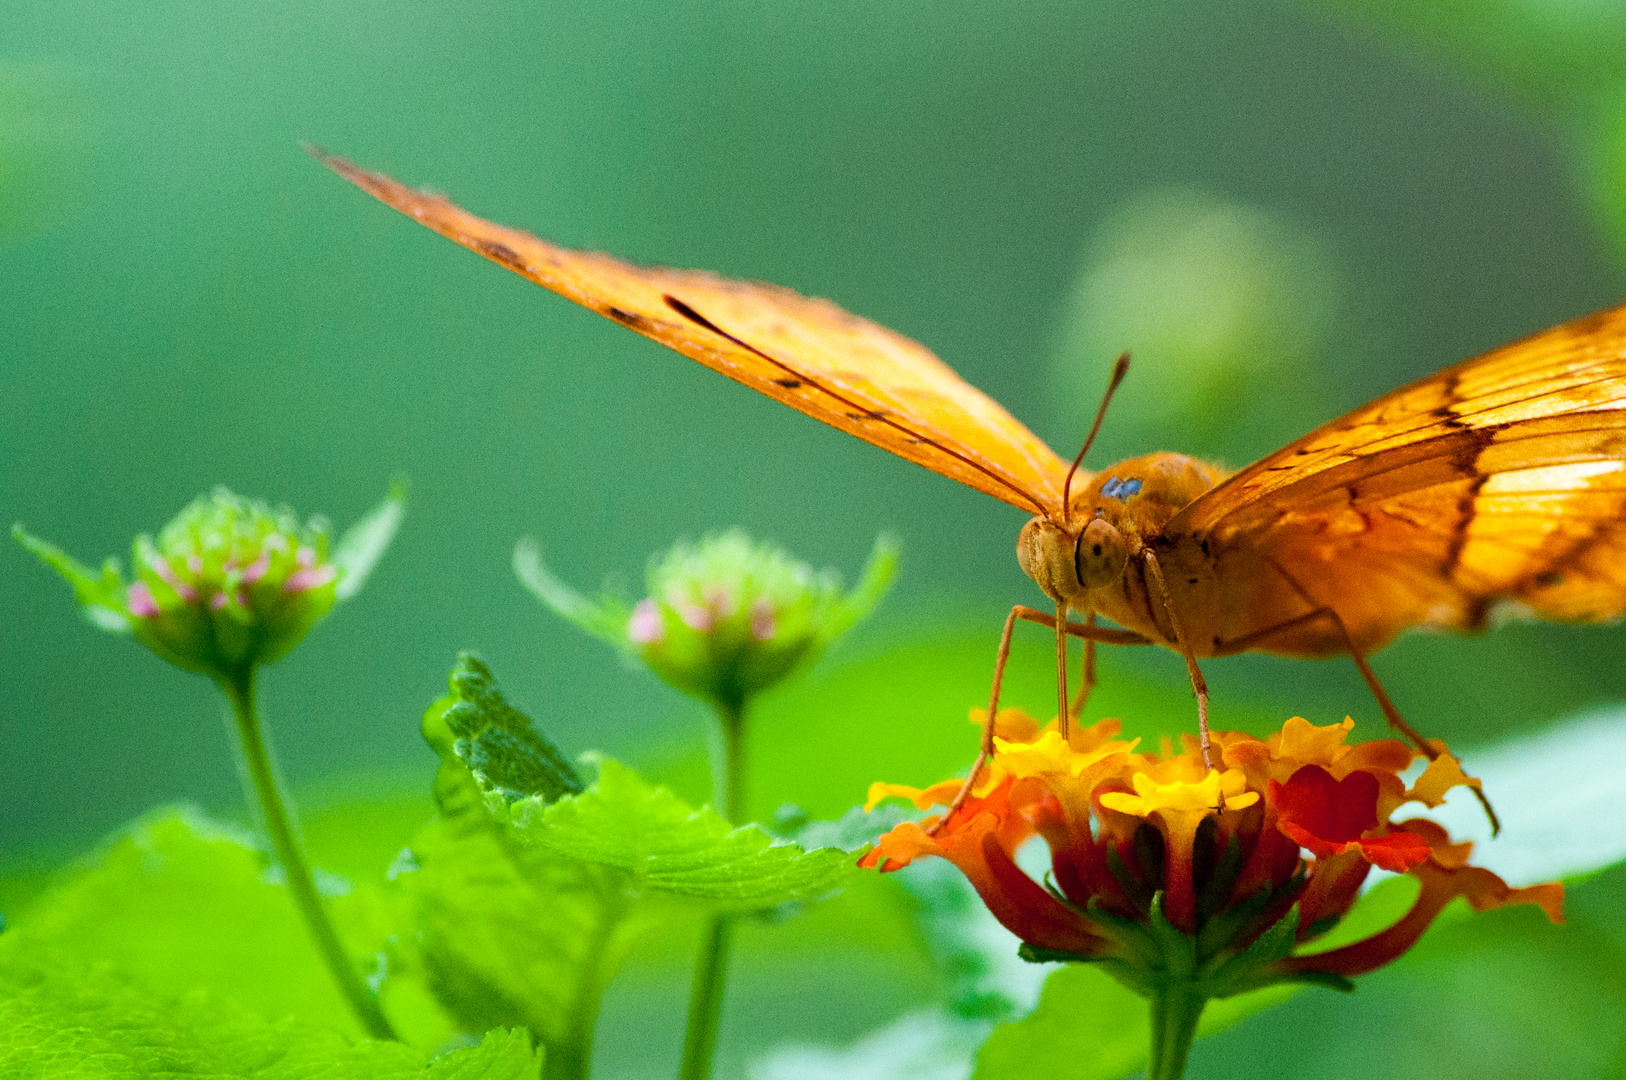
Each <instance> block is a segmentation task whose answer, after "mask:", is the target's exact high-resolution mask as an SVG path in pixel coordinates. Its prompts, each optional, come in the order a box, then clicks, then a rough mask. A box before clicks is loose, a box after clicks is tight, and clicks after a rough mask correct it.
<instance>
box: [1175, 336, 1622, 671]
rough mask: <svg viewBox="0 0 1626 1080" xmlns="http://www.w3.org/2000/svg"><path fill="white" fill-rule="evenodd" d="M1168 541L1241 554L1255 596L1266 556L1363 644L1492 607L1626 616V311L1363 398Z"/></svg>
mask: <svg viewBox="0 0 1626 1080" xmlns="http://www.w3.org/2000/svg"><path fill="white" fill-rule="evenodd" d="M1176 534H1180V535H1189V536H1192V537H1193V538H1195V539H1196V540H1198V541H1199V542H1206V543H1207V545H1208V547H1209V549H1210V550H1211V551H1212V552H1213V553H1214V556H1215V557H1216V559H1217V560H1218V562H1219V564H1220V565H1224V564H1225V563H1226V562H1227V561H1230V562H1233V563H1236V562H1238V561H1243V558H1244V557H1243V553H1246V555H1247V557H1248V558H1249V559H1251V560H1252V561H1253V562H1254V563H1256V564H1258V567H1259V568H1260V569H1259V573H1260V574H1262V575H1263V578H1264V579H1263V580H1260V581H1258V582H1256V583H1255V584H1253V585H1252V586H1251V587H1252V588H1254V589H1258V590H1262V589H1270V588H1275V587H1280V585H1281V582H1280V581H1279V580H1278V581H1272V580H1269V579H1271V578H1279V577H1280V576H1281V575H1280V574H1273V573H1272V572H1271V562H1272V561H1273V562H1274V563H1275V564H1276V565H1279V566H1280V567H1282V568H1283V569H1284V570H1285V571H1286V572H1287V573H1288V574H1290V575H1292V577H1293V578H1295V579H1296V580H1297V581H1299V582H1301V583H1303V584H1304V585H1305V587H1306V588H1307V589H1308V591H1310V592H1312V593H1313V594H1314V595H1315V598H1316V599H1317V600H1318V601H1319V602H1321V603H1325V604H1328V605H1330V606H1333V607H1335V608H1336V609H1337V610H1338V612H1339V614H1340V615H1341V616H1342V617H1343V618H1344V620H1345V621H1346V622H1347V623H1349V624H1350V627H1351V630H1352V632H1353V636H1354V637H1355V638H1356V640H1357V641H1361V642H1363V643H1367V644H1370V645H1375V644H1380V643H1381V642H1383V641H1386V640H1388V638H1390V637H1392V636H1393V635H1394V633H1396V632H1397V631H1398V630H1400V629H1403V628H1404V627H1406V626H1410V625H1416V624H1426V625H1432V626H1439V627H1443V628H1452V629H1470V630H1471V629H1479V628H1481V627H1482V626H1483V625H1484V624H1485V621H1486V619H1487V616H1488V615H1489V613H1490V610H1491V608H1492V607H1493V606H1495V605H1496V604H1497V603H1498V602H1510V603H1512V604H1515V605H1519V606H1522V607H1524V608H1527V609H1529V610H1531V611H1532V612H1534V613H1536V614H1539V615H1542V616H1544V617H1547V618H1556V619H1563V620H1568V621H1592V620H1597V619H1604V618H1612V617H1614V616H1617V615H1620V614H1621V613H1622V612H1623V611H1626V308H1617V309H1614V310H1611V311H1605V312H1601V313H1599V314H1597V315H1593V316H1589V317H1587V318H1585V319H1580V320H1576V321H1574V322H1571V323H1566V324H1564V325H1562V326H1558V327H1555V328H1553V329H1551V330H1548V331H1545V332H1543V333H1541V334H1537V335H1536V336H1534V337H1531V338H1528V339H1526V340H1523V341H1519V342H1515V343H1513V344H1511V345H1507V346H1504V347H1502V348H1499V349H1496V350H1494V351H1492V352H1490V353H1487V354H1485V355H1484V356H1481V357H1477V358H1475V359H1472V360H1468V361H1465V362H1464V363H1461V364H1458V365H1456V366H1455V367H1452V368H1447V369H1446V370H1444V371H1441V372H1439V373H1437V374H1435V375H1432V376H1429V377H1428V378H1426V379H1422V380H1420V381H1418V382H1416V383H1413V384H1411V385H1410V386H1407V387H1403V388H1401V389H1400V390H1396V391H1394V392H1393V393H1391V394H1388V395H1385V396H1384V397H1381V398H1379V399H1377V400H1376V401H1374V402H1372V403H1371V404H1369V405H1365V406H1363V407H1361V408H1359V409H1356V410H1355V411H1354V412H1351V413H1349V414H1348V415H1346V416H1344V417H1342V418H1341V419H1338V420H1335V421H1333V422H1332V423H1330V424H1327V425H1325V426H1324V427H1321V428H1319V429H1317V430H1316V431H1313V432H1311V433H1310V434H1309V435H1306V436H1305V437H1304V438H1302V439H1299V440H1297V441H1296V442H1294V443H1291V444H1289V445H1288V446H1286V447H1283V448H1282V449H1281V450H1278V451H1276V452H1275V453H1273V454H1271V455H1269V456H1268V457H1265V458H1263V459H1262V460H1260V461H1258V462H1256V463H1254V464H1253V465H1251V466H1249V467H1248V468H1246V469H1243V470H1242V471H1241V472H1239V473H1237V474H1236V475H1235V476H1232V477H1231V478H1230V479H1229V480H1227V481H1225V482H1223V483H1221V484H1220V485H1218V486H1216V487H1215V488H1214V489H1213V490H1211V491H1210V492H1208V493H1207V494H1205V495H1203V496H1202V497H1200V498H1198V499H1197V500H1196V501H1194V502H1193V503H1191V504H1190V505H1189V506H1187V507H1186V508H1185V509H1184V510H1183V511H1182V512H1181V513H1180V514H1179V515H1178V516H1177V517H1176V518H1175V519H1174V520H1172V521H1171V522H1170V523H1169V525H1168V527H1167V530H1166V535H1170V536H1173V535H1176ZM1244 587H1248V586H1244ZM1246 606H1247V605H1246V604H1240V603H1239V604H1237V605H1236V608H1237V610H1239V611H1240V610H1242V609H1244V608H1245V607H1246Z"/></svg>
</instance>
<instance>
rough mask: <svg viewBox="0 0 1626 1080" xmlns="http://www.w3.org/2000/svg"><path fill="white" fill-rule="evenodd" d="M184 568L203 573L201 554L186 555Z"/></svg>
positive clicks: (195, 572)
mask: <svg viewBox="0 0 1626 1080" xmlns="http://www.w3.org/2000/svg"><path fill="white" fill-rule="evenodd" d="M186 568H187V569H188V570H190V571H192V573H194V574H201V573H203V556H201V555H188V556H187V557H186Z"/></svg>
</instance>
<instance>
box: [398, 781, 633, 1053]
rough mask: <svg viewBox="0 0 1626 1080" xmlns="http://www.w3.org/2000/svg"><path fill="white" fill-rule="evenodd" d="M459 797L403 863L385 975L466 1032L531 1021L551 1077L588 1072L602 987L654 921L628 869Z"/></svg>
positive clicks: (416, 844) (429, 828) (524, 1023)
mask: <svg viewBox="0 0 1626 1080" xmlns="http://www.w3.org/2000/svg"><path fill="white" fill-rule="evenodd" d="M454 806H455V807H456V808H452V809H450V813H449V816H448V817H445V818H443V819H441V820H440V821H437V822H435V823H434V824H432V825H430V826H429V827H428V828H426V829H425V830H424V831H423V832H422V833H421V834H420V835H419V836H418V838H417V839H416V840H414V841H413V843H412V847H411V848H410V850H409V852H408V853H407V855H406V856H405V858H404V859H403V861H402V863H401V864H399V866H398V870H397V873H396V877H395V882H394V890H395V892H396V893H397V895H398V898H399V899H400V900H401V901H402V906H403V908H404V909H405V911H406V912H407V914H406V922H405V925H404V926H403V927H402V930H403V932H401V933H398V934H397V935H395V940H394V942H393V947H392V952H391V956H390V963H389V966H388V971H389V979H388V981H387V982H386V984H385V985H386V987H387V988H392V989H394V990H395V991H396V992H397V993H402V992H405V991H407V990H408V989H409V988H410V986H411V985H412V984H415V983H416V984H420V985H422V986H424V987H426V988H427V989H428V991H429V992H430V993H432V994H433V996H434V998H435V999H436V1000H437V1001H438V1002H439V1003H440V1005H441V1007H442V1008H444V1009H445V1010H446V1012H447V1013H448V1014H449V1016H450V1017H451V1019H452V1020H453V1022H454V1023H455V1025H456V1026H457V1027H459V1028H461V1029H462V1030H463V1031H466V1032H471V1033H478V1032H481V1031H485V1030H487V1029H489V1028H492V1027H519V1026H523V1027H526V1028H528V1029H530V1030H531V1032H532V1033H533V1034H535V1036H536V1037H537V1039H538V1040H539V1041H540V1042H541V1043H542V1044H543V1045H544V1046H545V1047H546V1048H547V1051H548V1059H547V1075H548V1076H549V1077H550V1078H552V1077H579V1076H584V1075H585V1074H586V1067H587V1062H588V1059H589V1057H590V1055H591V1052H592V1037H593V1024H594V1020H595V1019H596V1016H597V1013H598V1003H599V999H600V997H601V996H602V994H603V990H604V986H605V985H606V984H607V983H608V982H609V979H610V977H611V976H612V975H613V974H614V973H615V971H616V970H617V969H618V968H619V966H620V964H621V961H622V960H623V959H624V958H625V956H626V954H627V951H628V949H629V948H630V947H631V946H632V944H633V943H634V942H635V941H636V940H637V939H638V938H639V937H640V936H641V935H642V934H643V933H644V931H645V930H646V929H647V928H648V926H649V925H650V920H649V919H648V918H647V917H646V916H644V915H641V914H640V913H638V912H636V911H634V910H632V909H631V904H630V902H629V900H628V898H627V897H626V896H625V895H624V893H623V892H622V889H621V885H622V882H621V880H620V876H619V875H615V874H607V873H605V872H604V871H602V870H600V869H598V868H595V867H590V866H585V865H583V864H581V863H576V862H571V861H569V860H564V859H559V858H556V857H554V856H552V855H550V854H548V853H547V852H542V851H536V850H531V849H526V848H524V847H521V846H518V845H515V844H514V843H512V838H511V835H510V833H509V830H508V829H507V827H505V826H502V825H500V824H498V823H497V822H495V821H494V820H492V819H491V818H490V817H489V816H487V815H486V814H485V812H484V810H483V809H482V808H481V806H480V804H479V802H478V801H477V800H472V799H469V800H463V801H462V802H461V803H458V804H449V807H454Z"/></svg>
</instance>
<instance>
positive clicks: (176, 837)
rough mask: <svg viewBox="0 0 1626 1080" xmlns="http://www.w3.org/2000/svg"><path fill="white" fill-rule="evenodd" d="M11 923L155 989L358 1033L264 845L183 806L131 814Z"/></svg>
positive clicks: (17, 931) (15, 929)
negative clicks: (200, 993)
mask: <svg viewBox="0 0 1626 1080" xmlns="http://www.w3.org/2000/svg"><path fill="white" fill-rule="evenodd" d="M325 884H328V885H332V884H334V883H333V882H331V880H329V881H328V882H326V883H325ZM12 935H17V936H20V937H24V938H26V939H27V940H29V941H31V942H34V943H36V944H38V945H41V946H46V947H51V948H54V949H56V950H58V951H59V952H60V953H61V954H62V955H64V956H66V957H71V958H74V959H76V960H78V961H80V962H83V963H86V964H90V963H97V964H105V965H107V966H108V967H110V968H112V969H113V970H116V971H118V972H120V973H121V974H122V975H124V976H126V977H128V978H131V979H133V980H135V981H136V982H138V983H139V984H140V985H142V986H143V987H145V988H147V989H149V990H151V991H152V992H154V993H158V994H164V995H180V994H183V993H186V992H187V991H190V990H194V989H203V990H207V991H210V992H212V993H216V994H218V995H220V996H221V997H223V998H229V999H230V1000H231V1001H233V1002H234V1003H235V1004H236V1005H239V1006H242V1007H244V1008H246V1009H248V1010H250V1011H251V1012H254V1013H256V1014H258V1015H259V1016H261V1017H263V1018H265V1019H267V1020H278V1019H281V1018H283V1017H288V1016H294V1017H298V1018H299V1019H300V1020H302V1021H306V1022H311V1023H316V1024H321V1025H324V1026H327V1027H330V1028H334V1029H337V1030H339V1031H344V1032H350V1033H355V1034H359V1033H360V1029H359V1028H357V1027H356V1026H355V1025H354V1022H353V1021H352V1020H351V1018H350V1015H349V1010H348V1009H347V1008H346V1006H345V1005H344V1003H343V1001H342V1000H341V999H340V997H339V995H338V993H337V991H336V990H335V989H334V988H333V983H332V980H331V978H330V977H329V976H328V974H327V972H326V970H325V969H324V968H323V966H322V964H321V961H320V960H319V959H318V957H317V955H316V952H315V950H314V949H313V947H312V946H311V944H310V938H309V935H308V934H307V932H306V930H305V927H304V924H303V923H302V922H301V921H300V918H299V915H298V913H297V912H296V911H295V909H294V906H293V904H292V903H291V902H290V900H289V898H288V893H287V890H286V889H285V888H284V887H283V886H282V884H281V883H280V882H279V881H277V880H275V879H273V878H272V877H271V876H270V873H269V860H268V859H267V858H266V856H265V854H264V853H263V852H261V851H260V850H259V849H258V848H257V847H255V846H254V845H253V844H252V842H251V841H250V839H249V838H248V837H247V836H246V834H244V833H243V832H241V831H240V830H237V829H234V828H230V827H227V826H223V825H219V824H216V823H213V822H210V821H209V820H207V819H205V818H204V817H203V816H202V815H201V814H200V813H199V812H198V811H196V810H193V809H187V808H180V809H166V810H158V811H154V812H153V813H152V814H150V815H148V816H147V817H145V818H143V819H141V820H139V821H137V822H136V823H135V824H133V825H131V826H130V827H129V828H128V829H126V830H125V831H124V832H123V833H121V834H119V835H118V836H116V837H115V838H113V839H112V840H111V841H109V842H108V844H107V845H106V846H105V847H104V848H103V849H102V850H101V851H100V852H99V853H98V854H97V855H96V856H95V857H94V858H93V859H91V860H88V861H87V862H86V863H84V864H82V865H81V866H80V867H78V868H76V869H75V870H74V871H72V872H70V873H68V874H67V875H65V876H64V877H63V878H62V880H61V881H60V882H59V883H58V884H57V885H56V886H54V887H53V888H51V889H49V890H48V891H47V892H45V893H44V894H42V895H40V896H39V897H37V898H36V899H35V901H34V902H33V903H32V904H30V905H29V906H28V907H27V908H25V909H23V911H22V912H21V913H19V914H18V915H17V917H16V919H15V920H14V921H13V923H12V925H11V927H10V928H9V929H8V930H7V932H6V934H5V935H4V937H11V936H12ZM357 960H358V962H360V963H364V964H370V962H371V961H370V958H369V957H357Z"/></svg>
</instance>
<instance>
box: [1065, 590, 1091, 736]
mask: <svg viewBox="0 0 1626 1080" xmlns="http://www.w3.org/2000/svg"><path fill="white" fill-rule="evenodd" d="M1084 625H1085V626H1088V627H1090V628H1091V629H1094V627H1095V612H1093V611H1092V612H1090V613H1089V614H1088V615H1086V616H1084ZM1094 689H1095V639H1094V638H1085V639H1084V683H1083V685H1082V686H1080V687H1079V688H1078V696H1077V697H1075V698H1074V699H1073V705H1072V708H1070V709H1068V710H1067V712H1068V714H1069V715H1070V716H1071V717H1072V719H1074V720H1077V719H1078V718H1079V717H1080V716H1082V715H1084V706H1085V705H1087V704H1088V703H1089V700H1090V691H1091V690H1094Z"/></svg>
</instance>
